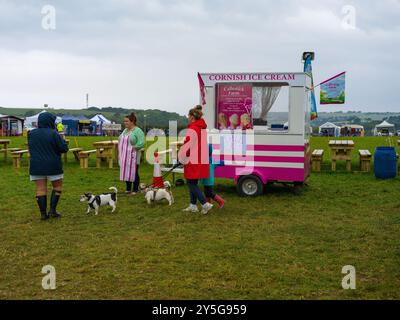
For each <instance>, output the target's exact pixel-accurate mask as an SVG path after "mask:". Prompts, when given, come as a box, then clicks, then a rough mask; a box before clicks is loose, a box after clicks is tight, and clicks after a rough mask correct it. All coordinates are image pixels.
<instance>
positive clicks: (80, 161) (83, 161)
mask: <svg viewBox="0 0 400 320" xmlns="http://www.w3.org/2000/svg"><path fill="white" fill-rule="evenodd" d="M79 164H80V166H81V169H84V168H85V158H80V159H79Z"/></svg>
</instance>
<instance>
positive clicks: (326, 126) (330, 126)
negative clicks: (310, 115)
mask: <svg viewBox="0 0 400 320" xmlns="http://www.w3.org/2000/svg"><path fill="white" fill-rule="evenodd" d="M319 128H320V129H336V128H340V127H339V126H337V125H336V124H334V123H332V122H326V123H324V124H323V125H321V126H320V127H319Z"/></svg>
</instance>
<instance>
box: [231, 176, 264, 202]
mask: <svg viewBox="0 0 400 320" xmlns="http://www.w3.org/2000/svg"><path fill="white" fill-rule="evenodd" d="M263 190H264V186H263V184H262V182H261V180H260V178H258V177H257V176H253V175H250V176H243V177H240V178H239V181H238V183H237V191H238V193H239V195H240V196H242V197H256V196H259V195H261V194H262V193H263Z"/></svg>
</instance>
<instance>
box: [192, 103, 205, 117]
mask: <svg viewBox="0 0 400 320" xmlns="http://www.w3.org/2000/svg"><path fill="white" fill-rule="evenodd" d="M202 110H203V107H202V106H201V105H197V106H195V107H194V108H193V109H190V111H189V116H192V117H193V118H195V119H196V120H200V119H201V118H202V117H203V111H202Z"/></svg>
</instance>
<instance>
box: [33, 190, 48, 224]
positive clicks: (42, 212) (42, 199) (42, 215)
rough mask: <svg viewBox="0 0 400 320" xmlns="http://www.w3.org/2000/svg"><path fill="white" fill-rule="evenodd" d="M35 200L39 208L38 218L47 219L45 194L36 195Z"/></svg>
mask: <svg viewBox="0 0 400 320" xmlns="http://www.w3.org/2000/svg"><path fill="white" fill-rule="evenodd" d="M36 201H37V204H38V206H39V210H40V220H42V221H44V220H47V219H48V218H49V215H48V214H47V196H37V197H36Z"/></svg>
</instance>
